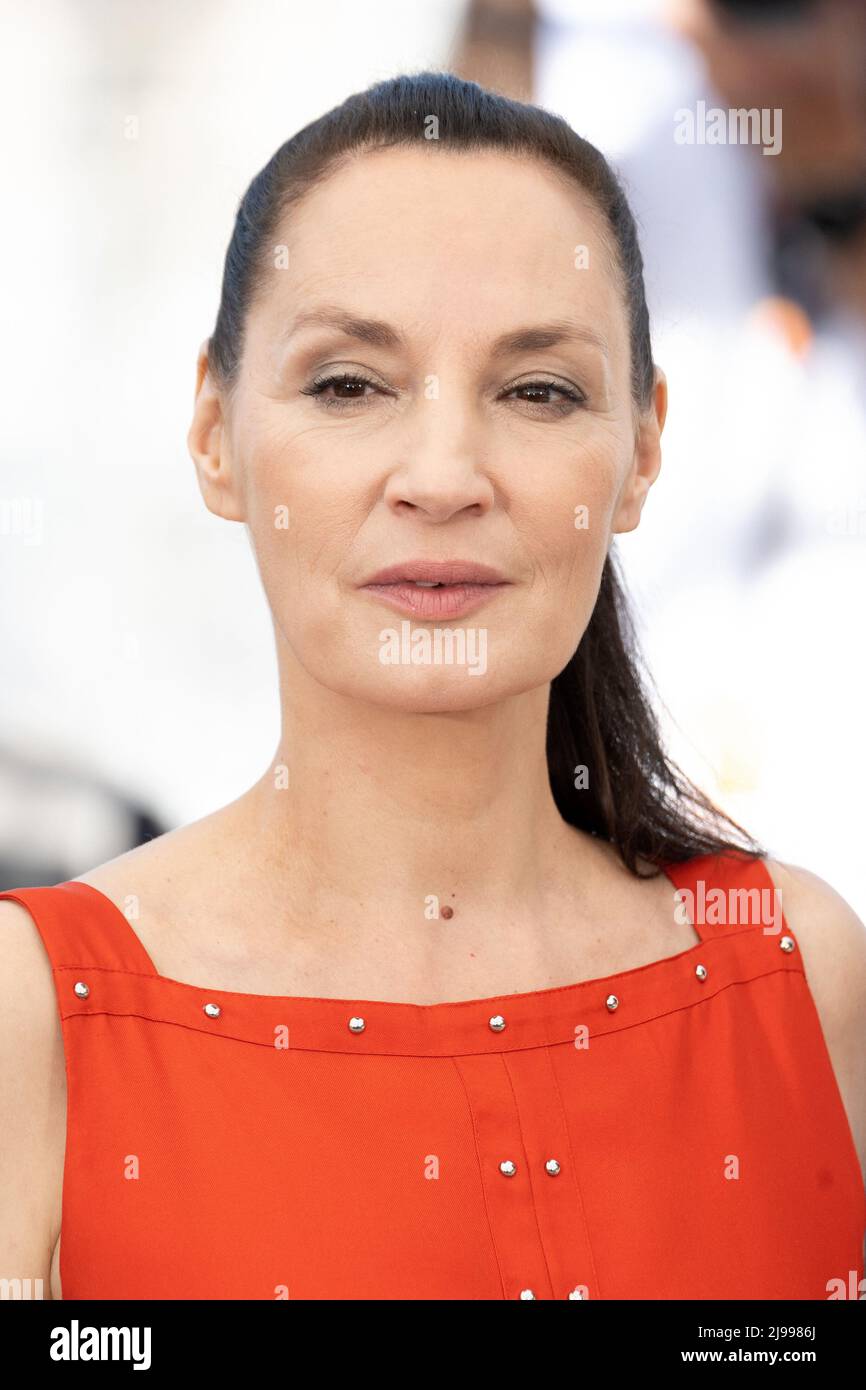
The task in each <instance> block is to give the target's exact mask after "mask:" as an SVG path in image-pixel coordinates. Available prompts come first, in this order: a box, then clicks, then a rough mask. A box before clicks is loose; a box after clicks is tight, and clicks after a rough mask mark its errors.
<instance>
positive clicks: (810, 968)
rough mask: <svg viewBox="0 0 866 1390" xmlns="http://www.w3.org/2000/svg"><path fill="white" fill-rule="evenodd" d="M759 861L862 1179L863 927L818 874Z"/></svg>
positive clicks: (865, 1143)
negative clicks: (806, 991)
mask: <svg viewBox="0 0 866 1390" xmlns="http://www.w3.org/2000/svg"><path fill="white" fill-rule="evenodd" d="M764 862H765V864H766V867H767V870H768V872H769V874H770V876H771V878H772V880H773V883H774V884H775V886H776V887H777V888H778V889H779V891H780V894H781V900H782V911H783V913H784V915H785V920H786V922H787V924H788V927H789V928H790V930H791V932H792V933H793V935H794V936H795V937H796V940H797V944H798V946H799V948H800V951H801V954H802V958H803V969H804V971H805V974H806V979H807V981H808V983H809V988H810V991H811V994H812V998H813V999H814V1001H815V1008H816V1009H817V1012H818V1017H819V1019H820V1021H821V1027H822V1030H823V1033H824V1039H825V1041H826V1043H827V1050H828V1052H829V1053H830V1060H831V1062H832V1063H833V1070H834V1072H835V1074H836V1080H837V1082H838V1084H839V1089H840V1091H841V1094H842V1099H843V1101H844V1103H845V1109H846V1111H847V1114H848V1120H849V1123H850V1125H851V1131H852V1134H853V1136H854V1142H855V1145H856V1147H857V1150H858V1153H859V1157H860V1163H861V1166H862V1168H863V1171H864V1180H866V1046H864V1040H866V926H864V924H863V922H862V921H861V919H860V918H859V917H858V916H857V913H856V912H855V911H854V909H853V908H852V907H851V905H850V904H849V903H848V902H846V900H845V899H844V898H843V897H842V896H841V894H839V893H837V892H836V890H835V889H834V888H832V887H831V886H830V884H829V883H827V882H826V881H825V880H824V879H822V878H820V877H819V876H818V875H817V874H815V873H812V872H811V871H810V870H809V869H804V868H802V867H801V866H799V865H796V864H785V863H782V862H781V861H780V860H775V859H767V860H765V861H764Z"/></svg>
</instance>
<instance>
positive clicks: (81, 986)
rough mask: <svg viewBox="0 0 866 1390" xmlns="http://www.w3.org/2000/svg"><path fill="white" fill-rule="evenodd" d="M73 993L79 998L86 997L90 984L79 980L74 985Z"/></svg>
mask: <svg viewBox="0 0 866 1390" xmlns="http://www.w3.org/2000/svg"><path fill="white" fill-rule="evenodd" d="M75 993H76V994H77V995H78V998H79V999H86V998H87V996H88V994H89V993H90V985H86V984H85V983H84V981H83V980H79V981H78V982H77V983H76V985H75Z"/></svg>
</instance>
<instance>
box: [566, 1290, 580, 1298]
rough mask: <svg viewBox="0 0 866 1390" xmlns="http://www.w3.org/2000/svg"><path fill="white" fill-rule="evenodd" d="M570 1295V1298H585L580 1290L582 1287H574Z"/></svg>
mask: <svg viewBox="0 0 866 1390" xmlns="http://www.w3.org/2000/svg"><path fill="white" fill-rule="evenodd" d="M568 1296H569V1298H583V1294H582V1293H581V1292H580V1289H572V1291H571V1293H570V1294H569V1295H568Z"/></svg>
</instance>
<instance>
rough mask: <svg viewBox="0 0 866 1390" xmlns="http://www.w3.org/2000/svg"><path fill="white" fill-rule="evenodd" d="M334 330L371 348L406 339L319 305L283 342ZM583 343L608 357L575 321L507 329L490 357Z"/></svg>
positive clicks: (596, 336)
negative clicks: (307, 331)
mask: <svg viewBox="0 0 866 1390" xmlns="http://www.w3.org/2000/svg"><path fill="white" fill-rule="evenodd" d="M314 325H315V326H319V327H326V328H337V329H339V331H340V332H341V333H344V334H345V335H346V337H347V338H356V339H357V340H358V341H359V342H362V343H368V344H370V345H371V346H372V347H381V348H396V347H401V346H403V347H405V345H406V340H405V337H404V335H403V334H402V333H401V332H400V331H399V329H397V328H394V327H393V326H392V325H391V324H389V323H385V322H384V320H382V319H366V318H358V317H357V316H356V315H355V314H350V313H348V312H347V311H346V310H344V309H341V308H339V307H338V306H336V305H322V306H321V307H320V308H318V309H307V310H305V311H304V312H303V313H301V314H298V316H297V318H296V319H295V321H294V323H293V324H292V326H291V328H290V330H289V332H288V333H287V334H286V339H288V338H291V337H293V336H294V335H295V333H297V332H299V331H300V330H301V329H302V328H309V327H312V326H314ZM568 342H583V343H588V344H589V345H590V346H591V347H595V348H598V350H599V351H600V352H602V353H604V355H605V357H608V356H609V355H610V350H609V348H608V345H607V342H606V341H605V339H604V338H603V337H602V335H601V334H600V333H597V332H596V331H595V329H594V328H590V327H589V325H588V324H583V323H578V322H577V321H576V320H574V319H554V320H552V321H551V322H549V323H543V324H529V325H527V326H526V327H523V328H514V329H510V330H509V332H507V333H503V334H502V335H501V336H500V337H499V338H497V339H496V340H495V341H494V342H493V344H492V345H491V349H490V351H491V355H492V356H493V357H499V358H502V357H512V356H514V355H515V354H516V353H518V352H535V351H538V350H539V349H541V348H549V347H557V346H558V345H559V344H560V343H568Z"/></svg>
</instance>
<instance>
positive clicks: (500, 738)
mask: <svg viewBox="0 0 866 1390" xmlns="http://www.w3.org/2000/svg"><path fill="white" fill-rule="evenodd" d="M283 697H284V698H283V700H282V708H283V719H282V730H281V737H280V742H279V745H278V748H277V751H276V754H275V757H274V760H273V762H272V764H271V767H270V768H269V769H268V771H267V773H265V775H264V776H263V777H262V778H261V779H260V780H259V781H258V782H257V783H256V784H255V786H253V787H252V788H251V789H250V791H249V792H248V793H247V794H246V796H245V797H244V798H242V802H243V804H244V812H245V814H246V815H247V816H248V817H249V822H248V826H247V834H246V835H245V839H246V841H247V843H249V844H254V845H255V850H254V851H253V853H254V858H255V860H256V861H257V863H259V864H262V865H266V868H265V872H264V875H263V877H265V878H267V880H268V882H269V883H270V884H271V885H272V889H273V892H274V894H275V896H276V897H278V899H279V901H280V902H281V903H282V904H284V905H285V907H286V908H287V909H288V910H290V911H294V912H297V913H299V914H300V919H301V920H303V917H304V915H305V914H306V916H307V918H308V920H309V919H313V920H320V921H321V920H331V919H334V920H338V921H349V920H355V921H360V920H364V921H367V920H369V921H375V922H377V923H380V924H381V923H383V922H392V923H395V924H397V925H398V926H399V924H401V923H408V922H412V921H416V920H423V918H424V913H425V909H426V910H427V911H428V913H429V912H430V908H431V901H432V900H433V899H438V903H439V906H440V910H441V907H445V906H448V907H450V908H451V909H452V911H453V913H454V915H455V916H461V917H462V918H466V917H469V918H470V920H471V921H472V922H473V924H474V925H475V926H476V927H480V928H483V927H484V925H485V924H489V925H490V927H491V930H493V929H494V928H495V927H497V926H498V925H501V924H502V923H503V922H504V921H517V920H519V919H524V920H525V917H526V914H527V913H528V914H530V916H531V917H532V918H534V919H536V920H537V919H538V914H539V912H540V910H541V909H542V906H543V902H544V901H546V900H548V899H550V900H552V898H553V896H554V895H555V894H556V892H557V891H558V889H559V888H560V886H561V885H562V884H563V883H564V882H566V881H570V882H571V884H572V889H571V891H572V892H573V891H574V887H573V885H574V881H575V859H576V857H577V860H578V868H577V880H578V881H580V878H581V872H580V860H581V856H582V858H583V860H584V861H585V867H586V870H587V874H588V875H589V874H590V872H591V871H592V870H593V869H594V868H597V866H598V861H599V851H598V848H597V846H596V845H595V842H594V841H593V840H592V839H591V837H589V836H588V835H584V834H581V833H580V832H577V831H575V830H574V829H573V828H572V827H571V826H569V825H567V824H566V822H564V821H563V819H562V817H561V816H560V814H559V811H558V810H557V807H556V804H555V802H554V800H553V796H552V793H551V790H550V784H549V778H548V771H547V759H546V748H545V742H546V723H547V706H548V698H549V687H547V686H544V687H541V688H539V689H536V690H532V691H529V692H526V693H523V694H520V695H518V696H515V697H513V698H510V699H507V700H504V701H501V702H500V703H498V704H494V705H490V706H486V707H483V708H478V709H473V710H469V711H465V712H458V713H410V712H407V711H405V710H403V709H392V708H388V707H383V706H377V705H372V704H369V703H364V702H361V701H358V700H356V699H353V698H350V697H348V696H345V695H342V694H339V693H335V692H333V691H330V690H327V689H324V688H323V687H322V686H320V685H313V683H312V682H309V684H306V683H305V681H303V680H302V681H298V682H296V683H294V685H293V688H292V690H291V691H288V690H286V689H285V687H284V689H283ZM446 915H448V914H446Z"/></svg>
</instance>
